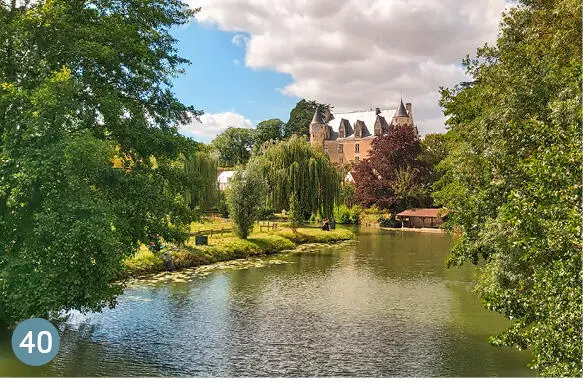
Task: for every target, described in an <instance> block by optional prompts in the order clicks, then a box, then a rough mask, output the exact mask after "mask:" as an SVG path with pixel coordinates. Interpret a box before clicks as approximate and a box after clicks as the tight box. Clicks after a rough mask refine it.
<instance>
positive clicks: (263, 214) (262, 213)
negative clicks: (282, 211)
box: [257, 207, 275, 220]
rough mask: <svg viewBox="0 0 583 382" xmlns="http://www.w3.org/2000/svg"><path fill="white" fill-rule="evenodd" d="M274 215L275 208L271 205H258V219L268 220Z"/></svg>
mask: <svg viewBox="0 0 583 382" xmlns="http://www.w3.org/2000/svg"><path fill="white" fill-rule="evenodd" d="M274 217H275V210H274V209H273V208H271V207H260V208H259V214H258V216H257V218H258V219H260V220H270V219H273V218H274Z"/></svg>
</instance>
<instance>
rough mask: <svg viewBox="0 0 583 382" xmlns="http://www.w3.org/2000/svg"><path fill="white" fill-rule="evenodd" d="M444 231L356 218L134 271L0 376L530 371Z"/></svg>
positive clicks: (4, 364) (5, 352) (2, 363)
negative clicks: (31, 358)
mask: <svg viewBox="0 0 583 382" xmlns="http://www.w3.org/2000/svg"><path fill="white" fill-rule="evenodd" d="M450 245H451V240H450V238H449V236H447V235H442V234H435V233H415V232H395V231H381V230H377V229H363V230H361V231H360V232H359V234H358V239H357V240H356V241H354V242H351V243H344V244H341V245H337V246H328V247H324V248H322V247H320V248H308V249H305V250H303V251H301V252H292V253H288V254H283V255H279V256H273V257H268V258H261V259H251V260H248V261H237V262H230V263H227V264H218V265H217V264H215V265H214V266H208V267H202V268H199V269H197V270H189V271H183V272H177V273H174V274H160V275H157V276H153V277H150V278H147V279H143V280H137V281H134V282H132V283H130V285H129V286H128V288H127V289H126V291H125V293H124V294H123V295H122V296H120V298H119V304H118V305H117V307H115V308H114V309H107V310H105V311H104V312H102V313H92V314H87V315H82V314H79V313H77V314H72V315H71V317H70V318H69V320H68V321H67V323H66V324H63V325H61V327H60V329H61V348H60V350H59V353H58V354H57V357H56V358H55V359H54V360H53V361H52V362H51V363H49V364H48V365H45V366H42V367H36V368H33V367H27V366H25V365H23V364H21V363H19V362H18V361H17V360H16V358H15V357H14V356H13V355H12V351H11V349H10V341H9V340H10V338H9V334H8V333H3V334H2V336H1V338H0V375H1V376H221V377H239V376H258V377H268V376H272V377H276V376H373V377H377V376H384V377H418V376H419V377H421V376H422V377H494V376H499V377H502V376H503V377H519V376H533V375H534V373H533V372H532V371H530V370H529V369H528V368H527V367H526V364H527V362H528V360H529V354H528V353H527V352H520V351H518V350H516V349H508V348H497V347H494V346H491V345H489V344H488V343H487V339H488V336H489V335H491V334H494V333H496V332H498V331H500V330H501V329H503V328H504V327H506V326H507V325H508V321H507V320H505V319H504V318H502V317H501V316H499V315H498V314H496V313H493V312H489V311H486V310H484V309H483V308H482V307H481V305H480V302H479V299H478V298H477V297H476V296H475V295H473V294H472V293H471V288H472V286H473V282H472V272H473V270H474V268H473V267H472V266H470V265H467V266H464V267H462V268H457V269H446V268H445V266H444V259H445V257H446V254H447V251H448V248H449V247H450Z"/></svg>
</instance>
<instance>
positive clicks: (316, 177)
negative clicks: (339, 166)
mask: <svg viewBox="0 0 583 382" xmlns="http://www.w3.org/2000/svg"><path fill="white" fill-rule="evenodd" d="M248 166H252V167H255V166H256V167H257V169H258V170H259V171H260V172H261V173H262V174H263V176H264V179H266V180H267V184H268V204H269V205H270V206H271V207H272V208H274V209H275V210H277V211H281V210H283V209H286V210H289V200H290V196H291V195H292V194H295V195H296V197H297V199H298V202H299V205H300V207H301V211H302V213H303V214H304V216H309V215H310V214H320V215H321V216H324V217H329V218H332V217H333V216H334V203H335V201H336V200H337V199H338V198H339V191H340V181H341V179H342V177H341V174H340V172H339V171H338V170H336V168H335V167H334V166H333V165H332V163H331V162H330V160H329V159H328V157H327V156H326V154H325V153H324V152H322V151H319V150H314V149H313V148H312V147H311V145H310V144H309V143H308V142H307V141H306V140H305V139H303V138H300V137H297V136H293V137H292V138H290V139H289V140H287V141H282V142H278V143H277V144H274V145H273V146H271V147H269V148H267V149H266V150H265V151H264V153H263V154H261V155H257V156H254V157H252V158H251V160H250V162H249V164H248Z"/></svg>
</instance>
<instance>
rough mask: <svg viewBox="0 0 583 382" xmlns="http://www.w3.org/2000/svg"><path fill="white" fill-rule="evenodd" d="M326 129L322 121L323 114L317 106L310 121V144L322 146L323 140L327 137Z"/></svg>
mask: <svg viewBox="0 0 583 382" xmlns="http://www.w3.org/2000/svg"><path fill="white" fill-rule="evenodd" d="M327 133H328V129H327V128H326V123H325V122H324V116H323V115H322V113H321V112H320V109H319V108H316V111H315V112H314V117H313V118H312V122H311V123H310V143H311V144H312V145H318V146H323V145H324V141H325V140H326V139H327V138H328V134H327Z"/></svg>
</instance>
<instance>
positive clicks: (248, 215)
mask: <svg viewBox="0 0 583 382" xmlns="http://www.w3.org/2000/svg"><path fill="white" fill-rule="evenodd" d="M265 189H266V186H265V181H264V180H263V178H262V177H261V176H260V175H259V173H258V172H257V171H253V170H252V169H247V170H245V171H243V170H242V169H239V170H238V171H237V173H236V174H235V175H234V176H233V177H232V178H231V185H230V187H229V189H228V190H227V192H226V196H227V205H228V206H229V214H230V217H231V219H232V220H233V227H234V229H235V233H236V234H237V236H239V237H240V238H241V239H246V238H247V236H249V234H250V233H251V232H252V231H253V224H254V223H255V221H256V220H257V218H258V216H259V211H260V207H261V206H262V204H263V201H264V199H265Z"/></svg>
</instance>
